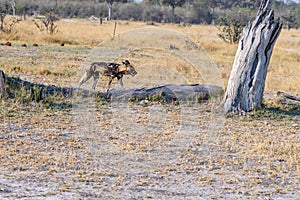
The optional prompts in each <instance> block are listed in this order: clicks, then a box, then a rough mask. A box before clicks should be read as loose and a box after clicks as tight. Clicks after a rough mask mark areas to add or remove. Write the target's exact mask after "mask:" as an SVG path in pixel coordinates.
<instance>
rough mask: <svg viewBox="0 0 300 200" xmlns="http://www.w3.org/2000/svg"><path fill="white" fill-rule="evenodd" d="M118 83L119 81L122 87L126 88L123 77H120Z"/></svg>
mask: <svg viewBox="0 0 300 200" xmlns="http://www.w3.org/2000/svg"><path fill="white" fill-rule="evenodd" d="M118 81H119V83H120V85H121V87H122V88H124V84H123V76H118Z"/></svg>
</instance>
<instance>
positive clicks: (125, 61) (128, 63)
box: [122, 60, 130, 65]
mask: <svg viewBox="0 0 300 200" xmlns="http://www.w3.org/2000/svg"><path fill="white" fill-rule="evenodd" d="M122 63H123V64H124V65H130V62H129V61H128V60H124V61H123V62H122Z"/></svg>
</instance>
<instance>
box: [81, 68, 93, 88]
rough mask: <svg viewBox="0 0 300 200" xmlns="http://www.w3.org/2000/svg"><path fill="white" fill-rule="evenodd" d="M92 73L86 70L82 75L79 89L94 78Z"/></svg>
mask: <svg viewBox="0 0 300 200" xmlns="http://www.w3.org/2000/svg"><path fill="white" fill-rule="evenodd" d="M92 74H93V73H92V71H91V70H90V69H88V70H86V72H85V73H84V74H83V75H82V77H81V79H80V81H79V83H78V87H80V86H81V85H82V84H83V83H85V82H86V81H87V80H89V79H90V78H91V76H92Z"/></svg>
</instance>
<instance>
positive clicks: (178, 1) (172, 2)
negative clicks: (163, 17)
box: [162, 0, 186, 23]
mask: <svg viewBox="0 0 300 200" xmlns="http://www.w3.org/2000/svg"><path fill="white" fill-rule="evenodd" d="M185 1H186V0H162V3H163V4H165V5H168V6H170V7H171V13H172V18H173V19H172V22H173V23H174V22H175V8H176V7H181V6H182V5H183V4H184V3H185Z"/></svg>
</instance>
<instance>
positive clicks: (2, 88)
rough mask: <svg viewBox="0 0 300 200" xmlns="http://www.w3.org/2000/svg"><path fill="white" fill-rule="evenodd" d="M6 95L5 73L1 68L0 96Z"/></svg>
mask: <svg viewBox="0 0 300 200" xmlns="http://www.w3.org/2000/svg"><path fill="white" fill-rule="evenodd" d="M4 95H5V74H4V73H3V71H1V70H0V98H4Z"/></svg>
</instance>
